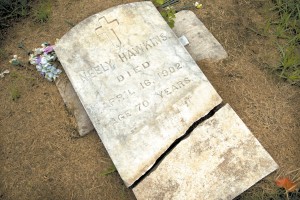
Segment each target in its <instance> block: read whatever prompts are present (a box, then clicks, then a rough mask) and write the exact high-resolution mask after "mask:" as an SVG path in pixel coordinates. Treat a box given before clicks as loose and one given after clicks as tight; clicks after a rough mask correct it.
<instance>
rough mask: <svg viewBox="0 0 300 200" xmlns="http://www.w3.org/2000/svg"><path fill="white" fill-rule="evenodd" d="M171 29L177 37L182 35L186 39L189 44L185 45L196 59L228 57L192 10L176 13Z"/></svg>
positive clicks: (210, 59)
mask: <svg viewBox="0 0 300 200" xmlns="http://www.w3.org/2000/svg"><path fill="white" fill-rule="evenodd" d="M173 31H174V32H175V34H176V35H177V36H178V37H181V36H182V35H184V36H185V37H186V38H187V39H188V41H189V43H190V44H189V45H187V46H185V47H186V49H187V50H188V52H189V53H190V54H191V56H192V57H193V59H194V60H196V61H201V60H208V61H213V62H215V61H218V60H221V59H225V58H227V57H228V55H227V53H226V51H225V50H224V48H223V47H222V45H221V44H220V43H219V42H218V40H217V39H216V38H215V37H214V36H213V35H212V34H211V33H210V32H209V30H208V29H207V28H206V27H205V26H204V24H203V23H202V22H201V21H200V20H199V19H198V18H197V16H196V15H195V14H194V13H193V12H192V11H189V10H182V11H180V12H178V13H176V19H175V26H174V28H173Z"/></svg>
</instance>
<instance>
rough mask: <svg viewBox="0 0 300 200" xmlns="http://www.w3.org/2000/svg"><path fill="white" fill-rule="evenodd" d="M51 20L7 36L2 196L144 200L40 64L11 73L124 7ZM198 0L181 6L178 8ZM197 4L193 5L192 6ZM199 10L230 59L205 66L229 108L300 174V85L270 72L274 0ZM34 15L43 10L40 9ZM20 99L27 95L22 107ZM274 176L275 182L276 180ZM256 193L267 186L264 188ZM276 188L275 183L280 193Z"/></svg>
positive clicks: (78, 10) (58, 4)
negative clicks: (45, 46)
mask: <svg viewBox="0 0 300 200" xmlns="http://www.w3.org/2000/svg"><path fill="white" fill-rule="evenodd" d="M51 2H52V13H51V16H50V18H49V20H48V22H47V23H43V24H41V23H36V22H34V20H33V17H32V16H29V17H28V18H26V19H22V20H21V21H20V22H18V23H16V24H14V26H12V27H10V28H9V29H8V30H6V35H5V37H6V39H5V40H4V41H2V45H1V46H0V48H1V52H2V53H1V60H0V71H3V70H5V69H9V70H10V72H11V73H10V74H9V75H7V76H6V77H5V78H2V79H0V94H1V95H0V102H1V104H0V132H1V137H0V199H5V200H6V199H13V200H17V199H22V200H23V199H105V200H106V199H107V200H110V199H112V200H115V199H135V197H134V195H133V193H132V191H131V190H130V189H128V188H126V187H125V185H124V184H123V182H122V180H121V178H120V177H119V175H118V173H116V172H114V173H111V174H109V175H106V176H105V175H101V173H103V172H105V171H107V170H108V169H109V168H110V167H112V166H113V164H112V161H111V160H110V158H109V156H108V154H107V152H106V150H105V148H104V146H103V144H102V143H101V140H100V139H99V137H98V135H97V133H96V132H95V131H93V132H92V133H90V134H88V135H87V136H85V137H82V138H79V137H77V136H76V123H75V119H74V116H72V115H71V114H70V112H68V110H67V109H66V108H65V105H64V103H63V100H62V98H61V96H60V94H59V92H58V90H57V88H56V86H55V84H54V83H51V82H48V81H47V80H46V79H44V78H42V77H41V76H40V75H39V74H38V72H37V71H36V70H35V69H34V67H29V66H28V67H26V68H18V67H13V66H10V65H9V63H8V60H9V59H10V58H11V57H12V55H14V54H18V55H21V56H22V57H23V58H24V60H26V59H27V55H26V54H25V53H24V52H23V51H22V50H21V49H19V48H18V43H20V42H21V41H22V42H23V43H24V45H25V46H26V47H27V48H29V49H33V48H36V47H38V46H39V45H40V44H41V43H42V42H45V41H48V42H50V43H54V42H55V40H56V38H60V37H62V36H63V35H64V34H65V33H66V32H67V31H68V30H69V29H70V28H71V27H70V25H69V24H68V23H67V22H71V23H74V24H76V23H78V22H80V21H82V20H83V19H85V18H87V17H88V16H90V15H92V14H95V13H97V12H100V11H103V10H105V9H107V8H110V7H112V6H116V5H119V4H123V3H129V2H133V1H129V0H126V1H125V0H124V1H116V0H110V1H107V0H93V1H88V0H80V1H79V0H55V1H51ZM188 2H189V1H181V3H180V4H178V5H176V7H177V8H178V7H180V6H183V4H184V3H188ZM190 3H192V2H190ZM201 3H202V4H203V9H200V10H196V9H192V10H193V11H194V12H195V13H196V15H197V16H198V17H199V18H200V19H201V21H202V22H203V23H204V24H205V25H206V27H207V28H208V29H209V30H210V31H211V32H212V33H213V35H214V36H215V37H216V38H217V39H218V41H219V42H220V43H221V44H222V45H223V46H224V48H225V49H226V51H227V52H228V54H229V57H228V59H226V60H223V61H220V62H218V63H209V62H201V63H198V64H199V66H200V67H201V69H202V71H203V72H204V73H205V75H206V76H207V77H208V79H209V80H210V82H211V83H212V85H213V86H214V87H215V88H216V90H217V91H218V93H219V94H220V96H221V97H222V98H223V100H224V102H226V103H229V104H230V105H231V106H232V107H233V109H234V110H235V111H236V112H237V113H238V115H239V116H240V117H241V118H242V120H243V121H244V122H245V124H246V125H247V126H248V127H249V128H250V130H251V131H252V133H253V134H254V135H255V136H256V137H257V139H258V140H259V141H260V142H261V144H262V145H263V146H264V147H265V149H266V150H267V151H268V152H269V153H270V154H271V156H272V157H273V158H274V160H275V161H276V162H277V163H278V164H279V166H280V167H281V169H282V170H293V169H297V168H299V167H300V156H299V152H300V120H299V119H300V104H299V99H300V88H299V87H297V86H293V85H290V84H289V83H287V82H286V81H284V80H282V79H279V78H278V77H277V76H276V75H275V74H274V73H273V72H272V71H271V70H270V69H269V67H270V66H276V64H277V63H278V62H279V54H278V49H277V46H276V44H275V40H274V37H272V36H271V35H270V36H262V35H260V34H257V33H256V32H255V31H253V30H259V29H263V27H264V24H265V21H266V20H267V19H268V17H269V14H270V13H269V12H268V10H269V8H270V6H269V5H268V4H267V1H264V0H244V1H239V0H203V1H201ZM33 9H34V8H33ZM12 93H15V94H16V93H17V94H19V95H20V97H19V98H17V99H15V100H13V99H12ZM268 178H270V179H272V178H274V175H271V176H269V177H268ZM255 187H260V183H259V184H257V185H256V186H255ZM270 187H271V186H270Z"/></svg>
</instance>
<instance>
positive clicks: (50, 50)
mask: <svg viewBox="0 0 300 200" xmlns="http://www.w3.org/2000/svg"><path fill="white" fill-rule="evenodd" d="M53 50H54V49H53V45H51V46H46V47H45V48H44V53H50V52H52V51H53Z"/></svg>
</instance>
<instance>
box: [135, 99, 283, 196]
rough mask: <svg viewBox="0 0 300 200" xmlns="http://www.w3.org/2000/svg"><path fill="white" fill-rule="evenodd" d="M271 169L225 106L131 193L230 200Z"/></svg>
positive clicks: (266, 157) (265, 156)
mask: <svg viewBox="0 0 300 200" xmlns="http://www.w3.org/2000/svg"><path fill="white" fill-rule="evenodd" d="M277 167H278V166H277V164H276V163H275V162H274V161H273V159H272V158H271V156H270V155H269V154H268V153H267V152H266V150H265V149H264V148H263V147H262V146H261V145H260V143H259V142H258V141H257V140H256V138H255V137H254V136H253V135H252V134H251V132H250V131H249V129H248V128H247V127H246V125H245V124H244V123H243V121H242V120H241V119H240V118H239V117H238V115H237V114H236V113H235V112H234V111H233V110H232V108H231V107H230V106H229V105H228V104H227V105H226V106H224V107H223V108H221V109H220V110H219V111H217V112H216V113H215V115H214V116H212V117H211V118H209V119H207V120H206V121H204V122H203V123H202V124H200V125H198V126H197V127H196V128H195V129H194V130H193V132H192V133H191V134H190V135H189V136H188V137H187V138H185V139H184V140H182V141H181V142H180V143H179V144H178V145H177V146H176V147H175V148H174V149H173V150H172V151H171V152H170V153H169V154H167V155H166V157H165V158H163V160H162V161H161V162H160V163H159V164H158V166H157V167H156V168H155V169H154V170H152V171H151V172H150V173H149V175H147V176H146V177H145V178H144V179H143V180H142V181H141V182H140V183H138V184H137V186H136V187H134V188H133V192H134V194H135V195H136V197H137V199H138V200H144V199H147V200H169V199H172V200H182V199H188V200H199V199H201V200H218V199H228V200H231V199H233V198H234V197H236V196H238V195H239V194H241V193H242V192H244V191H245V190H247V189H248V188H249V187H251V186H252V185H253V184H255V183H256V182H257V181H259V180H260V179H262V178H263V177H265V176H266V175H268V174H269V173H271V172H273V171H274V170H276V169H277Z"/></svg>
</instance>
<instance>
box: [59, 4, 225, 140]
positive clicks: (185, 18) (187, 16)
mask: <svg viewBox="0 0 300 200" xmlns="http://www.w3.org/2000/svg"><path fill="white" fill-rule="evenodd" d="M173 31H174V32H175V34H176V35H177V37H181V36H183V35H184V34H186V35H187V36H186V37H188V38H187V39H188V41H189V45H187V46H185V47H186V48H187V50H188V52H189V53H190V54H191V55H192V57H193V59H195V60H198V61H201V60H203V59H208V60H210V61H218V60H220V59H224V58H226V57H227V53H226V52H225V50H224V49H223V47H222V45H221V44H220V43H219V42H218V41H217V40H216V39H215V38H214V36H213V35H212V34H211V33H210V32H209V31H208V29H207V28H206V27H205V26H204V25H203V23H202V22H201V21H200V20H199V19H198V18H197V16H196V15H195V14H194V13H193V12H192V11H186V10H184V11H180V12H178V13H176V19H175V28H174V29H173ZM184 36H185V35H184ZM184 39H185V38H184ZM183 45H184V44H183ZM57 87H58V89H59V92H60V94H61V96H62V98H63V100H64V102H65V104H66V106H67V108H68V109H69V110H70V111H71V112H72V113H74V117H75V119H76V121H77V127H78V129H77V130H78V133H79V135H80V136H84V135H86V134H88V133H89V132H91V131H92V130H93V129H94V126H93V124H92V122H91V121H90V119H89V117H88V115H87V113H86V111H85V110H84V108H83V106H82V104H81V102H80V100H79V99H78V96H77V94H76V93H75V91H74V89H73V87H72V84H71V83H70V81H69V80H68V78H65V79H64V80H63V81H61V82H60V84H58V85H57Z"/></svg>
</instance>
